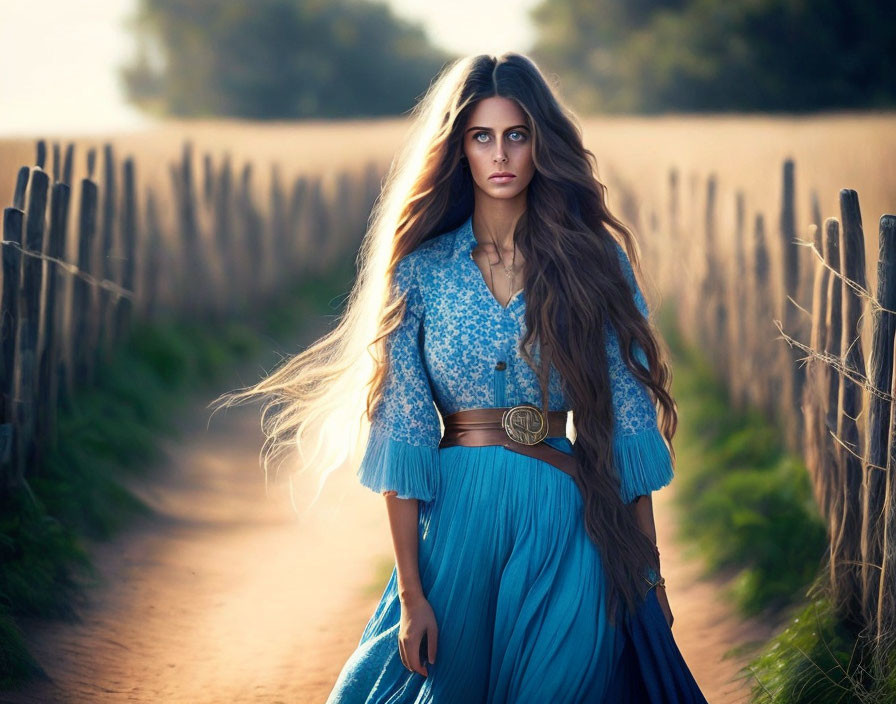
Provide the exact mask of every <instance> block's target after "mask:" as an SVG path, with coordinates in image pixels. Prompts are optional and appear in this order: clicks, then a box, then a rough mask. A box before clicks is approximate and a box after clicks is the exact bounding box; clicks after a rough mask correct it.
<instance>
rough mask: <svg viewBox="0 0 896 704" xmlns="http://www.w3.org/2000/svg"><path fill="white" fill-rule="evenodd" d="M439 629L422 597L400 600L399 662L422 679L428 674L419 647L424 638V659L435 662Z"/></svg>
mask: <svg viewBox="0 0 896 704" xmlns="http://www.w3.org/2000/svg"><path fill="white" fill-rule="evenodd" d="M438 633H439V629H438V626H437V625H436V616H435V614H434V613H433V611H432V607H431V606H430V605H429V602H428V601H427V600H426V598H425V597H423V596H422V595H420V596H417V597H412V598H409V599H402V600H401V622H400V623H399V626H398V651H399V653H400V654H401V662H403V663H404V666H405V667H406V668H408V669H409V670H412V671H413V672H417V673H419V674H421V675H423V676H424V677H427V676H429V672H428V671H427V669H426V667H425V666H424V665H423V663H422V662H421V658H420V645H421V643H422V642H424V641H423V639H424V637H425V638H426V644H427V651H426V659H427V660H428V661H429V662H431V663H435V661H436V645H437V643H436V639H437V638H438Z"/></svg>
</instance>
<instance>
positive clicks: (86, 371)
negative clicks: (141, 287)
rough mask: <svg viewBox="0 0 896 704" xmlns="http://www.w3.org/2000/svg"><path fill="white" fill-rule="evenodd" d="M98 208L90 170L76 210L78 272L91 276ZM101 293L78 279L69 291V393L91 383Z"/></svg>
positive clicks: (93, 266) (97, 334)
mask: <svg viewBox="0 0 896 704" xmlns="http://www.w3.org/2000/svg"><path fill="white" fill-rule="evenodd" d="M98 206H99V189H98V188H97V185H96V183H95V182H94V181H93V173H92V170H88V176H87V178H82V179H81V204H80V207H79V208H78V269H80V270H81V271H83V272H86V273H87V274H90V275H91V276H92V275H94V274H95V273H96V266H95V257H94V252H95V251H96V241H95V237H96V217H97V208H98ZM100 295H101V291H97V290H95V288H94V287H93V286H92V285H91V284H90V283H89V282H88V281H86V280H84V279H83V278H81V277H75V280H74V287H73V291H72V338H73V340H74V343H73V345H72V359H73V365H74V373H73V374H72V375H71V376H72V389H73V390H74V389H75V388H77V387H79V386H87V385H89V384H91V383H93V379H94V370H95V366H94V362H95V355H93V354H90V353H89V352H90V350H91V349H94V346H95V345H96V341H97V337H98V336H99V329H98V320H97V318H98V313H99V296H100Z"/></svg>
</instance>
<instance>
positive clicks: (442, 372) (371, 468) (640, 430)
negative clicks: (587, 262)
mask: <svg viewBox="0 0 896 704" xmlns="http://www.w3.org/2000/svg"><path fill="white" fill-rule="evenodd" d="M477 244H478V243H477V240H476V237H475V235H474V233H473V226H472V216H470V217H468V218H467V219H466V221H465V222H464V223H462V224H461V225H460V226H459V227H458V228H456V229H454V230H452V231H449V232H446V233H442V234H440V235H437V236H436V237H433V238H431V239H429V240H426V241H425V242H423V243H422V244H421V245H420V246H419V247H418V248H417V249H416V250H415V251H413V252H411V253H410V254H408V255H407V256H405V257H404V258H403V259H402V260H401V261H399V262H398V264H397V266H396V269H395V273H394V276H393V294H394V295H396V296H402V295H403V296H405V300H406V312H405V316H404V319H403V320H402V322H401V324H400V325H399V326H398V327H397V328H396V329H395V330H394V331H393V332H392V333H391V334H390V336H389V338H388V339H387V341H386V349H387V355H388V359H389V375H388V377H387V379H386V384H385V387H384V389H383V397H382V400H381V403H380V404H379V405H378V407H377V409H376V410H375V413H374V417H373V419H372V423H371V435H370V439H369V441H368V446H367V449H366V451H365V455H364V458H363V460H362V462H361V466H360V467H359V469H358V476H359V478H360V480H361V482H362V484H364V485H365V486H367V487H369V488H371V489H372V490H374V491H381V492H382V491H393V492H395V493H396V495H398V496H399V497H401V498H418V499H420V500H422V501H431V500H432V499H434V498H435V496H436V495H437V493H438V443H439V440H440V438H441V425H440V422H439V419H440V414H441V416H445V415H448V414H451V413H454V412H456V411H459V410H463V409H468V408H481V407H489V406H513V405H517V404H520V403H526V402H527V403H534V404H536V405H540V399H541V392H540V389H539V385H538V379H537V377H536V375H535V372H534V371H533V370H532V369H531V368H530V367H529V365H528V364H526V362H525V360H524V359H523V358H522V356H521V355H520V353H519V352H518V350H517V345H518V343H519V340H520V339H521V338H522V337H523V336H524V335H525V332H526V324H525V291H524V290H521V291H518V292H517V293H515V294H514V295H513V297H512V298H511V299H510V301H509V302H508V304H507V305H506V306H502V305H501V304H500V303H499V302H498V300H497V299H496V298H495V297H494V295H493V294H492V293H491V291H490V289H489V288H488V286H487V285H486V282H485V279H484V278H483V277H482V273H481V271H480V270H479V267H478V265H477V264H476V262H475V260H474V259H473V256H472V252H473V249H474V248H475V247H476V246H477ZM616 248H617V252H618V254H619V258H620V263H621V264H622V268H623V271H624V272H625V275H626V277H627V280H628V282H629V286H630V287H631V289H632V292H633V296H634V298H635V302H636V305H637V307H638V309H639V310H640V311H641V313H642V314H643V315H644V316H645V317H648V316H649V310H648V307H647V304H646V302H645V300H644V296H643V294H642V292H641V290H640V289H639V287H638V285H637V282H636V281H635V277H634V272H633V271H632V267H631V263H630V262H629V260H628V257H627V255H626V253H625V250H624V249H623V248H622V247H621V246H620V245H618V244H617V245H616ZM605 340H606V357H607V362H608V365H609V372H610V381H611V391H612V396H613V410H614V447H613V450H614V458H615V461H616V466H617V471H618V473H619V478H620V491H621V495H622V497H623V499H624V500H626V501H631V500H632V499H634V498H635V497H636V496H638V495H642V494H648V493H649V492H650V491H654V490H656V489H658V488H660V487H662V486H665V485H666V484H668V483H669V482H670V481H671V479H672V465H671V457H670V454H669V451H668V448H667V446H666V444H665V440H664V439H663V437H662V434H661V433H660V431H659V429H658V427H657V415H656V408H655V406H654V403H653V401H652V400H651V398H650V396H649V394H648V392H647V389H646V388H645V386H644V385H643V384H642V383H641V382H640V381H639V380H637V379H636V378H635V377H634V376H633V375H632V374H631V371H630V370H629V369H628V367H626V365H625V363H624V361H623V360H622V354H621V351H620V349H619V341H618V338H617V335H616V333H615V331H614V330H613V327H612V325H611V324H610V323H609V322H608V323H607V327H606V329H605ZM634 353H635V357H636V358H637V359H639V360H640V361H641V362H642V363H643V364H644V365H645V366H646V364H647V359H646V356H645V355H644V351H643V350H642V349H641V347H640V346H639V345H637V343H635V347H634ZM535 358H536V360H537V358H538V355H537V349H536V350H535ZM499 362H503V363H504V365H500V364H498V363H499ZM505 365H506V366H505ZM501 367H503V369H502V368H501ZM549 408H550V410H559V411H568V410H570V404H569V402H568V401H567V399H566V398H565V396H564V394H563V390H562V383H561V378H560V376H559V373H558V372H557V370H556V369H554V368H553V367H552V368H551V370H550V383H549ZM554 440H555V439H549V440H548V441H550V442H551V444H552V445H555V446H557V447H559V448H560V449H566V450H567V451H571V449H569V448H570V447H571V446H570V445H569V444H568V441H566V440H565V438H564V439H560V440H562V442H559V443H557V442H554ZM564 444H566V447H564Z"/></svg>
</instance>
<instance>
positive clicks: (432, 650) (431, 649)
mask: <svg viewBox="0 0 896 704" xmlns="http://www.w3.org/2000/svg"><path fill="white" fill-rule="evenodd" d="M438 637H439V629H438V628H436V627H435V626H433V627H432V628H431V629H430V630H429V631H428V632H427V636H426V641H427V646H428V652H427V653H426V659H427V660H429V661H430V662H431V663H432V664H433V665H435V664H436V640H437V639H438Z"/></svg>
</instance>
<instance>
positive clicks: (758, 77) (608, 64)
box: [532, 0, 896, 113]
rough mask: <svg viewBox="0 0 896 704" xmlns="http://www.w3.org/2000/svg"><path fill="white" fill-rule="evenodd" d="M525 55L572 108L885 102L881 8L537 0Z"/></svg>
mask: <svg viewBox="0 0 896 704" xmlns="http://www.w3.org/2000/svg"><path fill="white" fill-rule="evenodd" d="M532 17H533V19H534V20H535V22H536V25H537V26H538V29H539V38H538V41H537V43H536V45H535V47H534V48H533V50H532V55H533V57H534V58H536V60H538V61H539V62H540V63H541V64H542V65H543V66H544V67H545V68H547V69H549V70H552V71H555V72H557V73H558V74H559V76H560V77H561V83H562V86H563V88H562V90H563V93H564V95H565V96H567V97H568V98H569V99H570V100H571V101H572V102H573V103H574V104H575V105H576V106H577V107H579V108H580V109H583V110H593V111H606V112H647V113H656V112H662V111H665V110H677V111H694V112H698V111H729V110H730V111H793V112H803V111H813V110H822V109H832V108H856V109H858V108H886V107H892V106H893V105H894V104H896V42H893V41H892V29H893V27H894V26H896V5H894V4H893V2H892V0H889V1H888V0H852V1H851V2H842V1H841V0H812V2H806V0H543V2H542V3H541V4H540V5H539V6H538V7H536V8H535V10H534V11H533V14H532Z"/></svg>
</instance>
